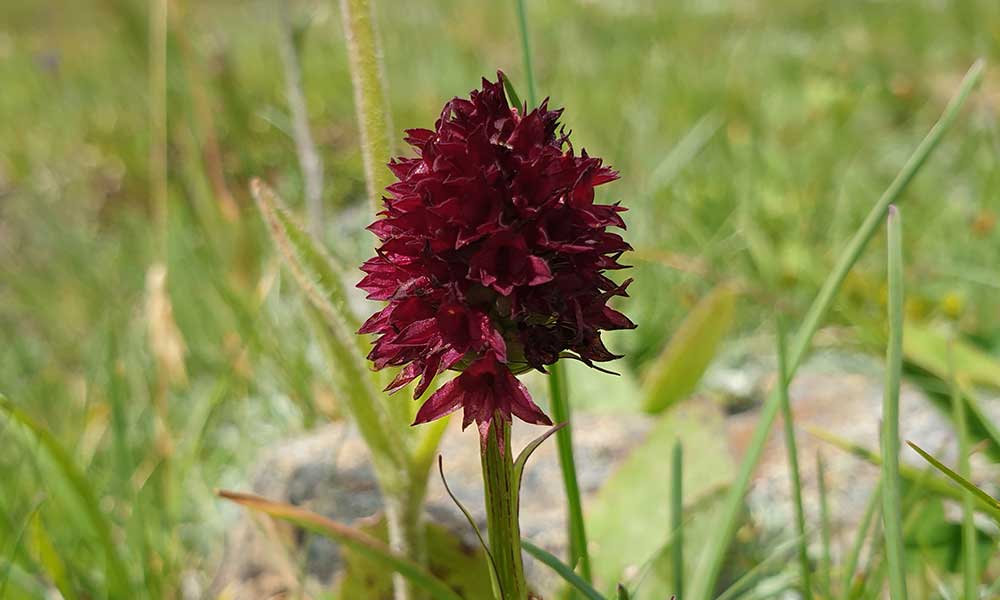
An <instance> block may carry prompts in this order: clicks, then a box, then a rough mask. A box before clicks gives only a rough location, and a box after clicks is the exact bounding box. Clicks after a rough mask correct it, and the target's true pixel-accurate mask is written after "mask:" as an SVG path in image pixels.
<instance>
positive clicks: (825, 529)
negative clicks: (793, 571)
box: [806, 451, 833, 598]
mask: <svg viewBox="0 0 1000 600" xmlns="http://www.w3.org/2000/svg"><path fill="white" fill-rule="evenodd" d="M816 488H817V490H818V492H819V539H820V547H821V548H822V554H821V556H820V576H821V577H822V585H823V593H824V594H826V597H827V598H833V577H832V576H831V571H832V568H833V567H832V563H833V560H832V558H831V556H832V553H831V552H830V547H831V544H830V503H829V501H828V498H827V493H826V464H825V463H824V462H823V455H822V453H820V452H819V451H817V452H816ZM806 597H807V598H808V597H809V596H806Z"/></svg>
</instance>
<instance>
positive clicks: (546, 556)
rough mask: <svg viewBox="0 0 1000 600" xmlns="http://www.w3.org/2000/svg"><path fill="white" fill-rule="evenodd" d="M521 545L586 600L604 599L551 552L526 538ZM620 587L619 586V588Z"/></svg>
mask: <svg viewBox="0 0 1000 600" xmlns="http://www.w3.org/2000/svg"><path fill="white" fill-rule="evenodd" d="M521 547H522V548H524V550H525V552H527V553H528V554H530V555H532V556H534V557H535V558H536V559H537V560H538V561H539V562H541V563H542V564H544V565H545V566H547V567H549V568H550V569H552V570H553V571H555V572H556V574H558V575H559V576H560V577H562V578H563V579H564V580H566V583H568V584H570V585H571V586H573V587H574V588H576V590H577V591H579V592H580V593H581V594H583V596H584V597H585V598H587V599H588V600H604V596H602V595H601V594H599V593H598V592H597V590H595V589H594V588H593V587H592V586H591V585H590V584H589V583H587V582H586V581H584V580H583V578H581V577H580V576H579V575H577V574H576V573H575V572H574V571H573V569H571V568H570V567H569V565H567V564H565V563H563V562H562V561H561V560H559V559H558V558H556V557H555V556H553V555H552V554H551V553H549V552H546V551H545V550H542V549H541V548H539V547H538V546H536V545H534V544H532V543H531V542H529V541H527V540H521ZM620 587H621V586H619V589H620Z"/></svg>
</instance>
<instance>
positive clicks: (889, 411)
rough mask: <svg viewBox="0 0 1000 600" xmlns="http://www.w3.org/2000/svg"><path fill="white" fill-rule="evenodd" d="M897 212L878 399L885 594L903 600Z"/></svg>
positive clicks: (891, 224)
mask: <svg viewBox="0 0 1000 600" xmlns="http://www.w3.org/2000/svg"><path fill="white" fill-rule="evenodd" d="M901 235H902V227H901V226H900V218H899V211H898V210H897V209H896V207H895V206H890V207H889V219H888V235H887V239H888V246H889V247H888V252H889V345H888V347H887V349H886V356H885V362H886V365H885V370H886V374H885V392H884V394H883V398H882V482H883V485H884V486H885V492H884V493H883V495H882V524H883V530H884V534H885V551H886V563H887V566H888V568H889V594H890V596H891V598H892V600H906V574H905V572H904V563H903V525H902V521H901V518H900V513H901V511H902V499H901V491H900V490H901V488H902V485H901V481H900V477H899V381H900V378H901V376H902V371H903V244H902V240H901V239H900V237H901Z"/></svg>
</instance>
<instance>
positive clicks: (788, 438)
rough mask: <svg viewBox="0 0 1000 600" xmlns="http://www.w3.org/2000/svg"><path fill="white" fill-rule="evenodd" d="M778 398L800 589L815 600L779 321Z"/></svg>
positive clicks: (783, 337) (797, 454)
mask: <svg viewBox="0 0 1000 600" xmlns="http://www.w3.org/2000/svg"><path fill="white" fill-rule="evenodd" d="M778 377H779V379H778V394H779V399H780V400H781V415H782V418H783V419H784V425H785V451H786V454H787V455H788V476H789V478H790V479H791V482H792V500H793V504H794V507H795V528H796V533H798V536H799V539H798V544H797V545H798V556H799V570H800V572H801V580H800V582H799V583H800V586H801V588H802V597H803V598H806V599H809V598H812V597H813V595H812V575H811V574H812V568H811V567H810V565H809V538H808V537H807V536H806V513H805V509H804V507H803V504H802V477H801V476H800V474H799V473H800V471H799V451H798V444H796V441H795V421H794V415H793V414H792V406H791V402H790V401H789V398H788V386H789V384H790V383H791V381H789V377H788V358H787V352H786V348H785V329H784V326H783V325H782V323H781V321H780V320H779V321H778Z"/></svg>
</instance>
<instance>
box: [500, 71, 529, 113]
mask: <svg viewBox="0 0 1000 600" xmlns="http://www.w3.org/2000/svg"><path fill="white" fill-rule="evenodd" d="M503 89H504V91H506V92H507V102H508V104H510V105H511V106H514V107H517V109H518V110H519V111H523V110H525V108H527V107H526V106H525V105H524V104H521V97H520V96H518V95H517V90H516V89H514V83H513V82H512V81H511V80H510V77H509V76H507V74H506V73H504V74H503Z"/></svg>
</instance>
